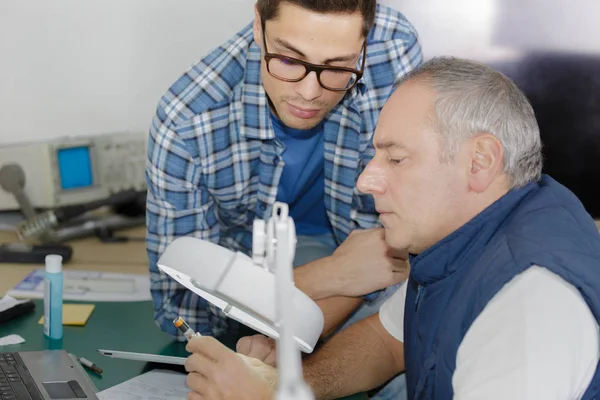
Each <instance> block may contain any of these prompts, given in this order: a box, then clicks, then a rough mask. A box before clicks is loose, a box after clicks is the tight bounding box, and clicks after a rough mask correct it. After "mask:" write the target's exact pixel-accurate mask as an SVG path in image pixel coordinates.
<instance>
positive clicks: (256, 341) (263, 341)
mask: <svg viewBox="0 0 600 400" xmlns="http://www.w3.org/2000/svg"><path fill="white" fill-rule="evenodd" d="M274 350H275V342H274V341H273V340H272V339H270V338H268V337H266V336H264V335H254V336H249V337H244V338H241V339H240V340H239V341H238V343H237V351H238V353H241V354H244V355H246V356H248V357H253V358H256V359H258V360H261V361H264V362H266V360H267V359H269V360H270V361H271V362H273V363H274V362H275V360H274V359H275V356H274V353H275V351H274Z"/></svg>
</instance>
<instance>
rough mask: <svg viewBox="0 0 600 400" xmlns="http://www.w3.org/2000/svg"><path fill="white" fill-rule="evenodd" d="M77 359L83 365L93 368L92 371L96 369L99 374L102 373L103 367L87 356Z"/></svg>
mask: <svg viewBox="0 0 600 400" xmlns="http://www.w3.org/2000/svg"><path fill="white" fill-rule="evenodd" d="M77 361H79V363H80V364H81V365H83V366H84V367H86V368H89V369H91V370H92V371H94V372H95V373H97V374H98V375H102V368H100V367H98V366H97V365H96V364H94V363H93V362H91V361H90V360H88V359H87V358H83V357H79V358H77Z"/></svg>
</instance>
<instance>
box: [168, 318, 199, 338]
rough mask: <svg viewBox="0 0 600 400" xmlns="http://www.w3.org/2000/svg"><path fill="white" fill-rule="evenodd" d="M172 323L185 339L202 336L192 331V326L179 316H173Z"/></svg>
mask: <svg viewBox="0 0 600 400" xmlns="http://www.w3.org/2000/svg"><path fill="white" fill-rule="evenodd" d="M173 325H175V327H176V328H177V329H179V330H180V331H181V332H182V333H183V335H184V336H185V338H186V339H187V340H191V339H192V338H193V337H194V336H202V335H200V334H199V333H198V332H194V330H193V329H192V328H190V326H189V325H188V324H187V322H185V321H184V320H183V318H181V317H177V318H175V320H174V321H173Z"/></svg>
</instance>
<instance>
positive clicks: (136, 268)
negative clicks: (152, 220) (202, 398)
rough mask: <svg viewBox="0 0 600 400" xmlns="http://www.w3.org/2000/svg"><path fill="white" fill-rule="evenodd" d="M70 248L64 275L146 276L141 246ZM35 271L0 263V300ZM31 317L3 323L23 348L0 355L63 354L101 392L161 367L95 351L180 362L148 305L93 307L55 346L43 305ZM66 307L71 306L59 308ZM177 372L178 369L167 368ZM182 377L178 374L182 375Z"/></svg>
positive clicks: (95, 243)
mask: <svg viewBox="0 0 600 400" xmlns="http://www.w3.org/2000/svg"><path fill="white" fill-rule="evenodd" d="M119 235H122V236H128V237H136V238H140V237H143V235H144V228H143V227H141V228H133V229H130V230H127V231H120V232H119ZM10 241H16V235H15V234H13V233H10V232H0V243H2V242H10ZM69 244H71V245H72V246H73V258H72V260H71V261H70V262H69V263H66V264H65V265H64V269H72V270H100V271H106V272H122V273H139V274H147V273H148V264H147V259H146V251H145V244H144V242H143V241H130V242H127V243H110V244H105V243H102V242H100V241H99V240H98V239H96V238H86V239H81V240H76V241H71V242H69ZM39 267H41V265H27V264H2V263H0V277H1V278H2V279H0V295H4V293H6V291H7V290H9V289H10V288H12V287H13V286H15V285H16V284H17V283H19V282H20V281H21V280H22V279H23V278H24V277H25V276H27V275H28V274H29V273H30V272H31V271H32V270H33V269H34V268H39ZM34 302H35V303H36V308H35V311H34V312H32V313H31V314H29V315H25V316H21V317H19V318H17V319H14V320H12V321H9V322H7V323H3V324H0V337H3V336H6V335H10V334H13V333H16V334H19V335H21V336H22V337H23V338H24V339H25V343H22V344H19V345H13V346H5V347H0V351H28V350H45V349H64V350H66V351H68V352H69V353H72V354H74V355H76V356H78V357H85V358H87V359H89V360H91V361H93V362H95V363H96V364H97V365H98V366H99V367H100V368H102V369H103V370H104V373H103V374H102V376H98V375H96V374H94V373H92V372H88V374H89V376H90V377H91V378H92V381H93V382H94V384H95V385H96V387H97V388H98V390H103V389H106V388H109V387H111V386H114V385H116V384H118V383H121V382H123V381H126V380H128V379H131V378H133V377H135V376H137V375H139V374H141V373H144V372H147V371H149V370H151V369H154V368H157V367H160V368H165V366H164V365H158V364H153V363H145V362H141V361H131V360H118V359H112V358H108V357H104V356H101V355H100V354H98V353H97V352H96V349H110V350H124V351H133V352H141V353H152V354H162V355H169V356H179V357H186V356H187V355H188V353H187V352H186V351H185V344H184V343H180V342H177V341H174V340H173V339H172V338H171V337H170V336H168V335H167V334H165V333H163V332H162V331H161V330H160V329H159V328H158V327H157V326H156V325H155V324H154V320H153V316H152V313H153V310H152V303H151V302H131V303H111V302H97V303H94V304H95V305H96V308H95V309H94V311H93V312H92V315H91V316H90V318H89V320H88V322H87V324H86V326H85V327H73V326H65V327H64V335H63V339H62V340H61V341H51V340H49V339H47V338H46V337H45V336H44V334H43V328H42V325H39V324H38V320H39V319H40V317H41V315H42V314H43V303H42V301H41V300H34ZM65 303H72V302H65ZM219 340H220V341H221V342H223V343H224V344H225V345H227V346H228V347H230V348H235V339H233V338H227V337H225V338H219ZM173 368H174V369H178V370H180V371H182V370H181V369H180V368H179V367H173ZM182 372H183V371H182ZM365 398H366V396H365V395H362V394H360V395H355V396H351V397H347V398H345V399H346V400H364V399H365Z"/></svg>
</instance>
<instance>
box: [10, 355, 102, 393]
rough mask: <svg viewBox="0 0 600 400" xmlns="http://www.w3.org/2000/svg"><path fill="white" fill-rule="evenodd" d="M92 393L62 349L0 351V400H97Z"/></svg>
mask: <svg viewBox="0 0 600 400" xmlns="http://www.w3.org/2000/svg"><path fill="white" fill-rule="evenodd" d="M96 391H97V390H96V387H95V386H94V384H93V383H92V381H91V380H90V378H89V376H88V375H87V373H86V372H85V371H84V370H83V368H82V367H81V365H80V364H79V362H77V360H75V358H74V357H71V356H70V355H69V353H67V352H66V351H64V350H44V351H19V352H0V399H1V400H75V399H88V400H98V397H96Z"/></svg>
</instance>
